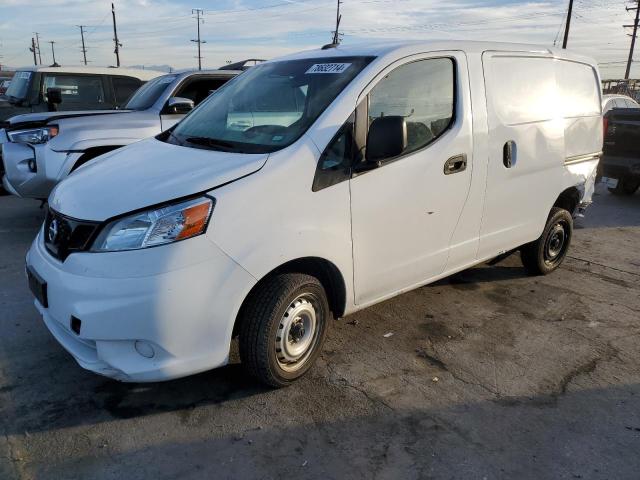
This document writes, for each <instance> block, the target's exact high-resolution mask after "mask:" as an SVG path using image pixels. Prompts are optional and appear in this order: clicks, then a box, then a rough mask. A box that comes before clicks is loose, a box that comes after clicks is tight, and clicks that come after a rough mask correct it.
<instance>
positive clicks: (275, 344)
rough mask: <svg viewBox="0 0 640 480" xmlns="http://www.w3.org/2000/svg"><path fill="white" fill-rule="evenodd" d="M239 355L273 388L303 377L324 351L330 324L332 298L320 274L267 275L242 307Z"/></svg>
mask: <svg viewBox="0 0 640 480" xmlns="http://www.w3.org/2000/svg"><path fill="white" fill-rule="evenodd" d="M239 321H240V322H241V323H240V359H241V361H242V363H243V365H244V366H245V368H246V369H247V371H248V372H249V373H250V374H251V375H253V376H254V377H256V378H257V379H258V380H260V381H262V382H263V383H266V384H267V385H270V386H272V387H284V386H287V385H289V384H290V383H292V382H293V381H295V380H297V379H298V378H300V377H302V376H303V375H304V374H305V373H306V372H307V371H308V370H309V369H310V368H311V366H312V365H313V363H314V362H315V360H316V358H317V357H318V355H319V354H320V351H321V349H322V344H323V343H324V339H325V337H326V334H327V329H328V326H329V303H328V301H327V295H326V293H325V290H324V288H323V287H322V284H321V283H320V282H319V281H318V279H317V278H315V277H312V276H310V275H305V274H300V273H285V274H280V275H276V276H273V277H271V278H268V279H267V280H265V281H264V282H263V283H262V284H261V285H259V286H258V287H257V288H256V290H254V291H253V292H252V293H251V294H250V296H249V298H248V299H247V302H246V304H245V305H244V306H243V308H242V311H241V313H240V318H239Z"/></svg>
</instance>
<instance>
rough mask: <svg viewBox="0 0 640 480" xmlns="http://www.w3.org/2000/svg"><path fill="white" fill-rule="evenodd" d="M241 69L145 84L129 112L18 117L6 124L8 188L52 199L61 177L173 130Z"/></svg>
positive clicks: (4, 151) (162, 78)
mask: <svg viewBox="0 0 640 480" xmlns="http://www.w3.org/2000/svg"><path fill="white" fill-rule="evenodd" d="M238 73H240V72H239V71H233V70H213V71H208V72H186V73H181V74H169V75H162V76H160V77H156V78H154V79H153V80H151V81H149V82H148V83H147V84H145V85H144V86H143V87H141V88H140V89H139V90H138V91H137V92H136V93H135V94H134V95H133V96H132V97H131V99H130V100H129V101H128V102H127V104H126V105H125V106H124V110H102V111H100V110H96V111H91V112H73V113H70V112H53V113H31V114H26V115H18V116H16V117H13V118H11V119H9V121H8V122H7V123H6V126H5V131H6V135H7V138H6V139H5V140H8V141H5V142H4V143H2V159H3V161H4V166H5V170H6V173H5V175H4V177H3V179H2V183H3V186H4V188H5V190H7V191H8V192H10V193H13V194H14V195H18V196H21V197H32V198H41V199H46V198H47V197H48V196H49V193H50V192H51V189H52V188H53V187H54V186H55V185H56V184H57V183H58V182H59V181H60V180H62V179H63V178H65V177H67V175H69V174H70V173H71V172H73V171H75V170H76V169H77V168H78V167H80V166H81V165H84V164H85V163H86V162H88V161H89V160H92V159H93V158H95V157H97V156H99V155H102V154H104V153H107V152H109V151H111V150H115V149H116V148H119V147H122V146H123V145H128V144H130V143H133V142H136V141H138V140H142V139H143V138H147V137H151V136H153V135H157V134H158V133H160V132H161V131H163V130H166V129H168V128H169V127H171V126H173V125H174V124H175V123H177V122H178V121H179V120H180V119H181V118H182V117H184V115H185V114H187V113H188V112H190V111H191V110H192V109H193V107H194V105H197V104H199V103H200V102H201V101H202V100H204V99H205V98H207V96H209V94H210V93H211V92H213V91H215V90H217V89H218V88H220V87H221V86H222V85H223V84H224V83H225V82H227V81H228V80H229V79H231V78H233V77H234V76H235V75H237V74H238ZM0 135H2V133H1V132H0ZM0 142H1V140H0Z"/></svg>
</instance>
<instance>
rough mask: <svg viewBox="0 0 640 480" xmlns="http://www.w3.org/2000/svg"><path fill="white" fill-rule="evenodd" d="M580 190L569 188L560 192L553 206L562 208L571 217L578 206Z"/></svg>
mask: <svg viewBox="0 0 640 480" xmlns="http://www.w3.org/2000/svg"><path fill="white" fill-rule="evenodd" d="M580 197H581V194H580V190H578V187H575V186H574V187H569V188H567V189H565V190H564V191H562V193H560V195H558V198H557V199H556V201H555V202H554V204H553V206H554V207H558V208H562V209H564V210H566V211H568V212H569V213H570V214H571V215H573V214H574V213H575V211H576V209H577V208H578V205H579V204H580Z"/></svg>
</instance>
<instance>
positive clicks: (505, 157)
mask: <svg viewBox="0 0 640 480" xmlns="http://www.w3.org/2000/svg"><path fill="white" fill-rule="evenodd" d="M516 152H517V149H516V142H514V141H513V140H509V141H508V142H507V143H505V144H504V147H502V163H503V164H504V166H505V167H507V168H511V167H513V166H514V165H515V163H516Z"/></svg>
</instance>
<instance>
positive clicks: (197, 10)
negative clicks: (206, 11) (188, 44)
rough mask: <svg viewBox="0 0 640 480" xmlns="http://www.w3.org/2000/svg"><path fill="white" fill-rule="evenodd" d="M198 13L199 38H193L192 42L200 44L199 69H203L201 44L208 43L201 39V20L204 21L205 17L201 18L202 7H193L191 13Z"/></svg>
mask: <svg viewBox="0 0 640 480" xmlns="http://www.w3.org/2000/svg"><path fill="white" fill-rule="evenodd" d="M194 13H195V14H196V22H197V23H198V39H197V40H191V41H192V42H195V43H197V44H198V56H197V57H196V58H197V59H198V70H202V55H201V53H200V45H201V44H203V43H207V42H206V40H200V22H202V23H204V18H202V19H201V18H200V15H202V13H203V11H202V9H201V8H192V9H191V14H192V15H193V14H194Z"/></svg>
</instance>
